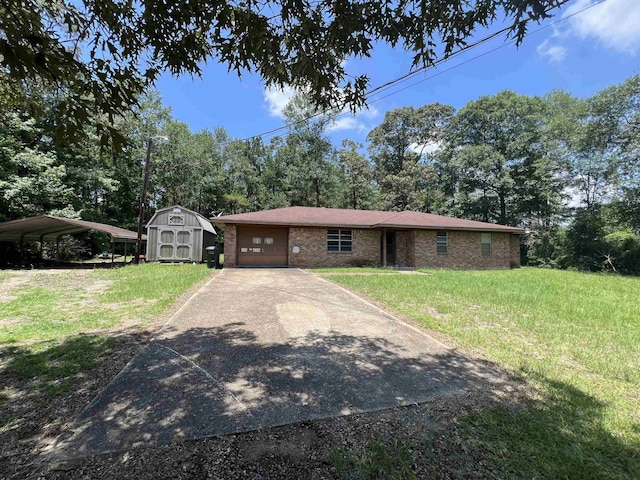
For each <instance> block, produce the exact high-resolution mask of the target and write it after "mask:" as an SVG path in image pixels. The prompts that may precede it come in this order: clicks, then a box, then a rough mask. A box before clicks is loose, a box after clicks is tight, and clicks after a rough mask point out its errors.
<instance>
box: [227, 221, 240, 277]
mask: <svg viewBox="0 0 640 480" xmlns="http://www.w3.org/2000/svg"><path fill="white" fill-rule="evenodd" d="M237 234H238V229H237V228H236V226H235V225H225V227H224V264H225V265H226V266H227V267H235V266H236V262H237V259H236V255H237V245H238V244H237V243H236V236H237Z"/></svg>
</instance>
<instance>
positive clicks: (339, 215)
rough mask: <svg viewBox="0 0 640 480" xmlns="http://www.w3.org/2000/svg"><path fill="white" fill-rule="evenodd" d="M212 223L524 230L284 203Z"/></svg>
mask: <svg viewBox="0 0 640 480" xmlns="http://www.w3.org/2000/svg"><path fill="white" fill-rule="evenodd" d="M211 221H212V222H213V223H215V224H222V225H224V224H251V225H287V226H292V227H295V226H305V227H314V226H315V227H349V228H398V229H424V230H440V229H441V230H472V231H480V232H505V233H513V234H523V233H524V230H523V229H522V228H517V227H509V226H506V225H496V224H494V223H486V222H477V221H475V220H464V219H461V218H453V217H446V216H444V215H433V214H431V213H422V212H413V211H409V210H405V211H403V212H384V211H378V210H347V209H340V208H317V207H287V208H276V209H273V210H263V211H261V212H251V213H240V214H237V215H225V216H222V217H216V218H212V219H211Z"/></svg>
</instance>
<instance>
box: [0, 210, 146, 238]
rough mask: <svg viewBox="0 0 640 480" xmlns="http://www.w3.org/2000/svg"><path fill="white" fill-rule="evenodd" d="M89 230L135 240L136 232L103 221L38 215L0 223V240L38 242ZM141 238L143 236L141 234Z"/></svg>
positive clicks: (112, 236)
mask: <svg viewBox="0 0 640 480" xmlns="http://www.w3.org/2000/svg"><path fill="white" fill-rule="evenodd" d="M89 230H96V231H98V232H103V233H106V234H107V235H109V237H111V241H112V242H125V241H129V240H134V241H135V240H136V239H137V238H138V234H137V232H132V231H131V230H126V229H124V228H120V227H114V226H113V225H107V224H105V223H96V222H87V221H85V220H76V219H75V218H62V217H54V216H53V215H40V216H38V217H29V218H21V219H19V220H12V221H10V222H3V223H0V241H2V242H20V241H28V242H39V241H41V240H44V241H54V240H55V239H56V238H57V237H59V236H60V235H68V234H72V233H82V232H87V231H89ZM143 238H146V237H144V235H143Z"/></svg>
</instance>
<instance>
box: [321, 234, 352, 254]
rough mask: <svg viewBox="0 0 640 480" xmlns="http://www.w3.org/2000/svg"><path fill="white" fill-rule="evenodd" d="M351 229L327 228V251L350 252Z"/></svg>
mask: <svg viewBox="0 0 640 480" xmlns="http://www.w3.org/2000/svg"><path fill="white" fill-rule="evenodd" d="M352 248H353V242H352V237H351V230H327V252H351V251H352Z"/></svg>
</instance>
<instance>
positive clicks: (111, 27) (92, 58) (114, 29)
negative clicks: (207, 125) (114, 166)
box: [0, 0, 568, 141]
mask: <svg viewBox="0 0 640 480" xmlns="http://www.w3.org/2000/svg"><path fill="white" fill-rule="evenodd" d="M566 1H568V0H475V1H471V0H418V1H414V0H411V1H409V0H399V1H397V2H383V1H380V0H360V1H356V2H353V1H346V0H338V1H336V0H319V1H313V2H312V1H306V0H303V1H290V0H261V1H248V2H247V1H238V0H232V1H222V2H211V1H210V0H175V1H172V2H157V1H152V0H144V1H141V0H131V1H124V2H122V1H117V0H100V1H95V0H77V1H76V0H0V68H1V69H2V71H3V73H5V74H6V75H7V76H8V78H9V79H10V80H12V81H14V82H18V83H25V82H26V83H34V82H35V83H42V84H45V85H47V86H48V87H55V88H56V89H57V90H58V93H59V94H60V95H59V101H58V103H57V105H56V114H57V115H58V119H59V121H58V124H59V126H60V129H59V132H58V133H59V134H62V135H61V136H65V137H67V138H69V137H74V136H75V135H76V134H78V132H79V131H80V130H82V125H83V124H85V123H86V122H87V120H88V119H89V117H93V116H95V117H96V120H97V121H96V126H97V127H98V129H99V132H100V135H101V138H102V140H103V141H104V140H105V139H106V138H108V137H109V135H111V136H113V135H116V136H117V134H118V133H119V132H118V130H117V128H115V127H114V121H115V119H116V117H117V116H119V115H122V114H125V113H126V112H127V111H128V110H129V109H130V107H131V106H132V105H134V104H135V103H136V101H137V99H138V97H139V95H140V94H141V92H142V91H143V90H144V89H145V88H146V87H148V86H149V85H151V84H153V82H154V81H155V80H156V79H157V78H158V76H159V75H160V74H162V73H163V72H165V71H169V72H171V73H172V74H174V75H179V74H184V73H187V74H192V75H200V74H201V65H202V64H203V63H204V62H207V61H210V60H214V61H217V62H220V63H222V64H224V65H226V66H227V67H228V68H229V70H230V71H234V72H236V73H237V74H238V75H241V74H242V73H244V72H253V73H256V74H257V75H259V76H260V77H261V78H262V80H263V81H264V82H265V84H266V85H269V86H274V85H275V86H284V85H291V86H294V87H302V88H303V89H305V90H308V91H309V94H310V97H311V100H312V101H313V102H314V104H315V105H316V106H319V107H330V106H335V105H351V106H352V107H353V108H356V107H358V106H361V105H362V104H363V103H364V102H365V99H366V98H365V97H366V96H365V93H366V90H367V88H368V84H369V79H368V78H367V77H366V76H365V75H360V76H355V77H354V76H351V75H349V72H348V71H347V70H346V69H345V63H344V62H343V61H344V60H345V59H346V58H349V57H353V56H355V57H366V56H369V55H370V54H371V52H372V49H373V47H374V45H375V42H378V41H381V42H387V43H389V44H391V45H393V46H399V47H401V48H403V49H405V50H406V51H408V52H411V53H412V54H413V66H414V67H417V66H428V65H430V64H432V63H433V62H434V61H435V60H436V59H437V58H438V57H440V56H447V55H449V54H451V53H452V52H454V51H455V49H457V48H461V47H464V46H465V45H466V44H467V42H468V40H469V38H470V36H471V35H472V34H473V33H474V32H475V31H476V30H477V29H478V28H480V27H486V26H488V25H489V24H491V23H492V22H493V21H495V20H496V19H502V18H505V19H506V24H507V27H506V29H505V33H506V34H508V35H511V36H514V37H515V38H516V39H517V41H518V42H519V41H521V40H522V38H523V36H524V35H525V33H526V28H527V23H528V22H530V21H539V20H541V19H543V18H545V17H547V16H549V13H548V12H549V11H550V10H552V9H553V8H556V7H558V6H560V5H562V4H563V3H566Z"/></svg>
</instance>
